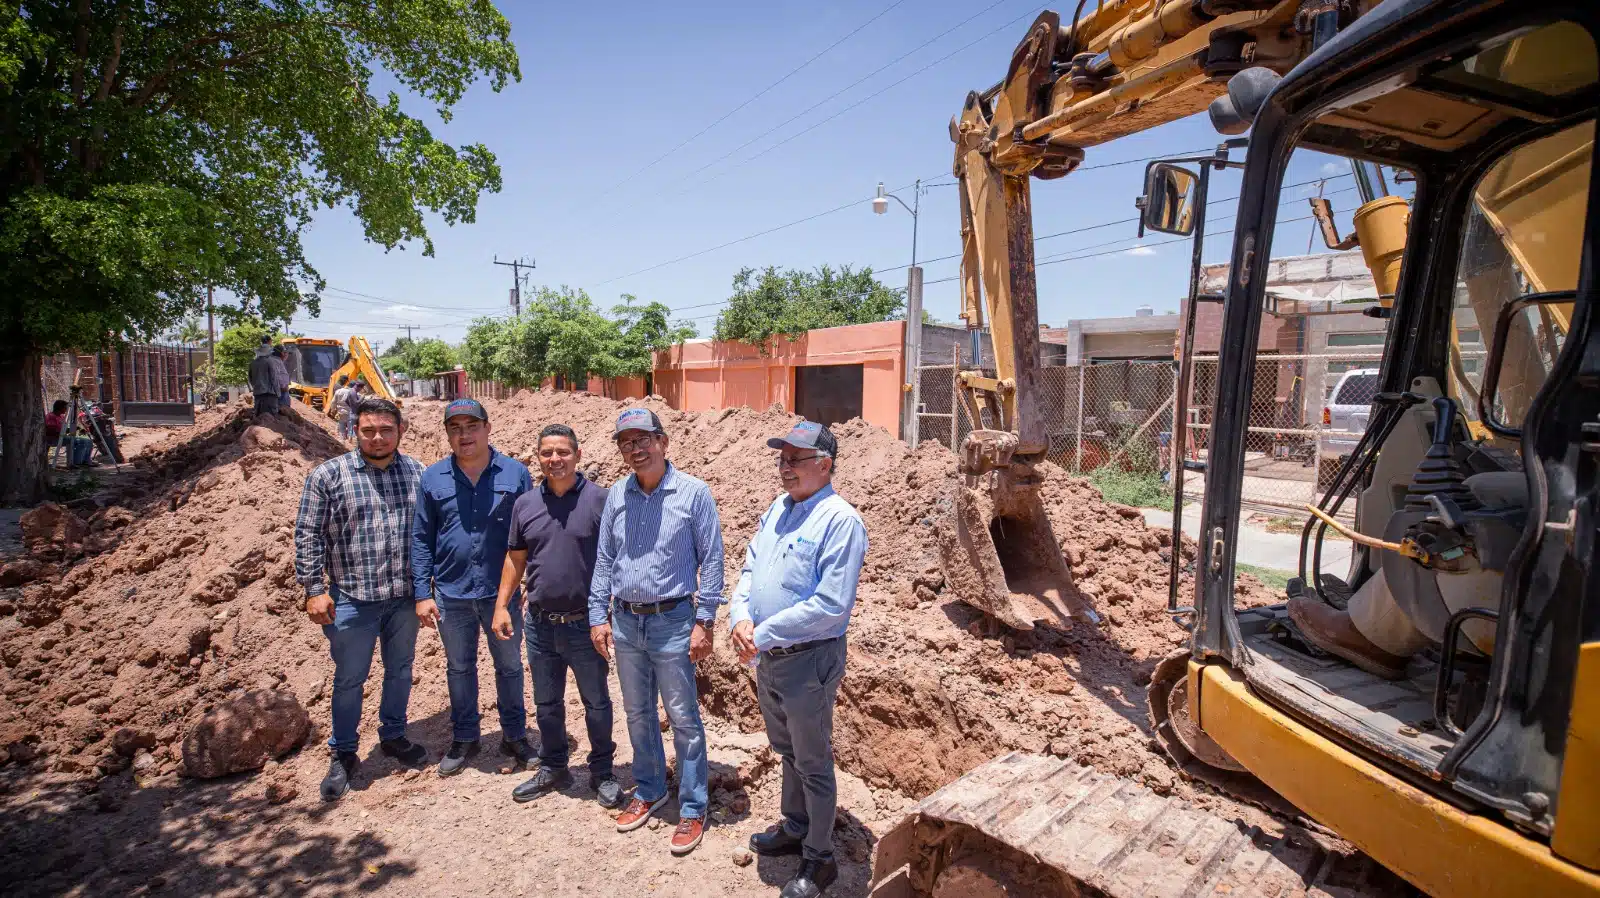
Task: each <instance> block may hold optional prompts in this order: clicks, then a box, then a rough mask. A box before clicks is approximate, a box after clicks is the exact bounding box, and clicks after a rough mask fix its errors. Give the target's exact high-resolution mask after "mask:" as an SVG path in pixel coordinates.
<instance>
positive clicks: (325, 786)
mask: <svg viewBox="0 0 1600 898" xmlns="http://www.w3.org/2000/svg"><path fill="white" fill-rule="evenodd" d="M359 766H361V759H360V758H358V757H356V753H355V752H353V751H340V752H334V754H333V760H332V761H330V762H329V763H328V775H327V776H325V777H323V778H322V800H323V801H338V800H339V799H340V797H342V796H343V795H344V793H346V792H348V791H350V777H352V776H354V775H355V772H356V768H357V767H359Z"/></svg>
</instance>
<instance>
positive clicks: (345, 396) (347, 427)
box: [333, 374, 354, 440]
mask: <svg viewBox="0 0 1600 898" xmlns="http://www.w3.org/2000/svg"><path fill="white" fill-rule="evenodd" d="M350 391H351V387H350V375H348V374H341V375H339V386H338V388H337V389H335V390H334V391H333V414H334V417H335V418H336V419H338V421H339V439H341V440H348V439H350V434H351V432H352V428H351V424H352V423H354V422H353V421H352V420H351V416H350Z"/></svg>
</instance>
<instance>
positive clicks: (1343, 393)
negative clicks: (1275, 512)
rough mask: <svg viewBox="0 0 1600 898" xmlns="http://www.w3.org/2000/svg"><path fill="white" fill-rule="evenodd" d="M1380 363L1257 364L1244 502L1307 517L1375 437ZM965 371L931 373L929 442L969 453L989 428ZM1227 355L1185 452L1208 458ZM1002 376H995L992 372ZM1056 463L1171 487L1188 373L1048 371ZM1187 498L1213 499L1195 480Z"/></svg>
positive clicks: (1195, 417)
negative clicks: (1177, 417)
mask: <svg viewBox="0 0 1600 898" xmlns="http://www.w3.org/2000/svg"><path fill="white" fill-rule="evenodd" d="M1380 361H1381V355H1379V354H1378V353H1377V352H1372V353H1346V354H1321V355H1284V354H1274V353H1262V354H1261V355H1259V356H1258V357H1257V361H1256V372H1255V378H1254V387H1253V391H1252V395H1251V396H1250V397H1249V423H1248V427H1247V430H1246V439H1245V476H1244V500H1245V502H1247V503H1251V504H1255V505H1260V506H1266V507H1268V508H1272V509H1281V510H1283V511H1285V512H1287V513H1288V514H1289V515H1290V516H1296V517H1303V516H1304V506H1305V505H1307V504H1315V503H1316V502H1317V501H1318V500H1320V498H1321V496H1322V492H1323V491H1324V490H1325V489H1326V488H1327V487H1328V485H1329V484H1330V482H1331V479H1332V477H1333V475H1334V473H1335V472H1336V471H1337V470H1338V466H1339V464H1340V462H1341V461H1342V459H1343V458H1344V457H1346V456H1348V455H1349V454H1350V452H1351V450H1353V449H1354V448H1355V445H1356V442H1357V441H1358V440H1360V438H1361V434H1362V433H1363V432H1364V431H1365V429H1366V422H1367V417H1368V414H1369V411H1370V406H1371V403H1372V397H1373V394H1374V393H1375V391H1376V387H1377V382H1378V366H1379V363H1380ZM958 370H960V369H959V368H958V367H957V366H954V365H934V366H928V367H924V368H922V369H920V371H919V375H920V377H921V381H922V393H921V399H922V403H921V405H920V406H919V408H918V416H917V425H918V428H919V430H918V432H919V434H920V439H922V440H932V441H937V442H939V443H942V444H944V445H946V446H949V447H950V448H951V450H952V451H955V450H957V449H959V447H960V445H961V441H962V440H963V439H964V438H965V437H966V435H967V433H968V432H970V431H971V430H973V429H974V427H975V426H978V425H976V424H975V422H973V421H972V420H971V416H970V415H969V414H968V412H967V410H966V409H965V407H964V406H963V404H962V403H961V402H960V398H959V394H958V392H957V391H956V389H955V385H956V381H955V374H956V372H957V371H958ZM1217 370H1218V365H1217V356H1215V355H1202V356H1196V357H1195V363H1194V372H1193V377H1192V381H1193V382H1192V384H1191V392H1190V398H1189V403H1188V413H1187V416H1186V417H1187V432H1186V441H1185V442H1186V446H1185V452H1186V455H1187V456H1188V458H1189V459H1190V460H1191V461H1196V462H1205V461H1207V459H1208V453H1209V446H1210V442H1211V440H1210V437H1211V427H1212V423H1213V416H1214V414H1215V409H1216V385H1217ZM985 373H986V374H991V375H992V372H985ZM1039 375H1040V391H1039V392H1040V405H1041V407H1042V413H1043V414H1044V416H1045V424H1046V433H1047V435H1048V437H1049V449H1048V451H1047V457H1048V458H1049V460H1050V461H1052V462H1054V463H1056V464H1057V465H1060V466H1061V467H1062V468H1064V469H1066V470H1068V471H1071V472H1072V473H1074V474H1085V475H1088V474H1093V473H1094V472H1096V471H1104V470H1105V469H1108V468H1109V469H1111V470H1113V471H1115V472H1119V473H1121V474H1130V475H1135V476H1141V477H1150V478H1156V479H1159V481H1160V482H1162V483H1167V482H1169V481H1170V478H1171V471H1172V464H1173V459H1172V447H1173V439H1172V437H1173V424H1174V414H1175V412H1176V408H1175V405H1176V403H1175V402H1174V399H1175V397H1176V394H1177V382H1178V371H1177V364H1176V363H1173V362H1102V363H1098V364H1088V365H1068V366H1060V367H1048V368H1044V369H1041V370H1040V372H1039ZM1184 493H1185V495H1186V496H1189V497H1191V498H1193V499H1199V498H1200V497H1201V496H1203V495H1204V494H1205V476H1204V474H1201V473H1196V472H1194V471H1190V472H1188V473H1187V474H1186V476H1185V478H1184Z"/></svg>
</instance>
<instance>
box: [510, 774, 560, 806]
mask: <svg viewBox="0 0 1600 898" xmlns="http://www.w3.org/2000/svg"><path fill="white" fill-rule="evenodd" d="M570 785H572V774H571V773H570V772H568V771H567V769H566V768H565V767H557V768H555V769H551V768H549V767H540V768H539V772H538V773H535V774H534V775H533V777H532V778H531V779H529V780H527V781H526V782H524V783H521V784H519V785H518V786H517V787H516V788H515V789H512V790H511V800H512V801H515V802H518V803H521V802H527V801H533V800H534V799H535V798H538V797H539V796H541V795H543V794H544V793H546V792H554V791H556V790H557V789H565V788H566V787H568V786H570Z"/></svg>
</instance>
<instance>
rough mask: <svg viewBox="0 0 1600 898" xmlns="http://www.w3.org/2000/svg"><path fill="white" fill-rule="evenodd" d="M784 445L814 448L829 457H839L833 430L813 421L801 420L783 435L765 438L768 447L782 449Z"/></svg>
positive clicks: (837, 443) (837, 444) (837, 442)
mask: <svg viewBox="0 0 1600 898" xmlns="http://www.w3.org/2000/svg"><path fill="white" fill-rule="evenodd" d="M785 446H793V447H795V448H796V449H815V450H817V451H818V452H822V453H826V454H827V456H828V457H829V458H838V457H839V441H838V440H837V439H834V436H833V431H831V430H829V429H828V428H827V425H824V424H818V423H817V422H815V421H801V422H800V423H799V424H796V425H795V426H794V427H791V428H790V429H789V432H788V433H786V434H784V435H783V436H781V437H773V438H772V439H770V440H767V447H768V448H771V449H782V448H783V447H785Z"/></svg>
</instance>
